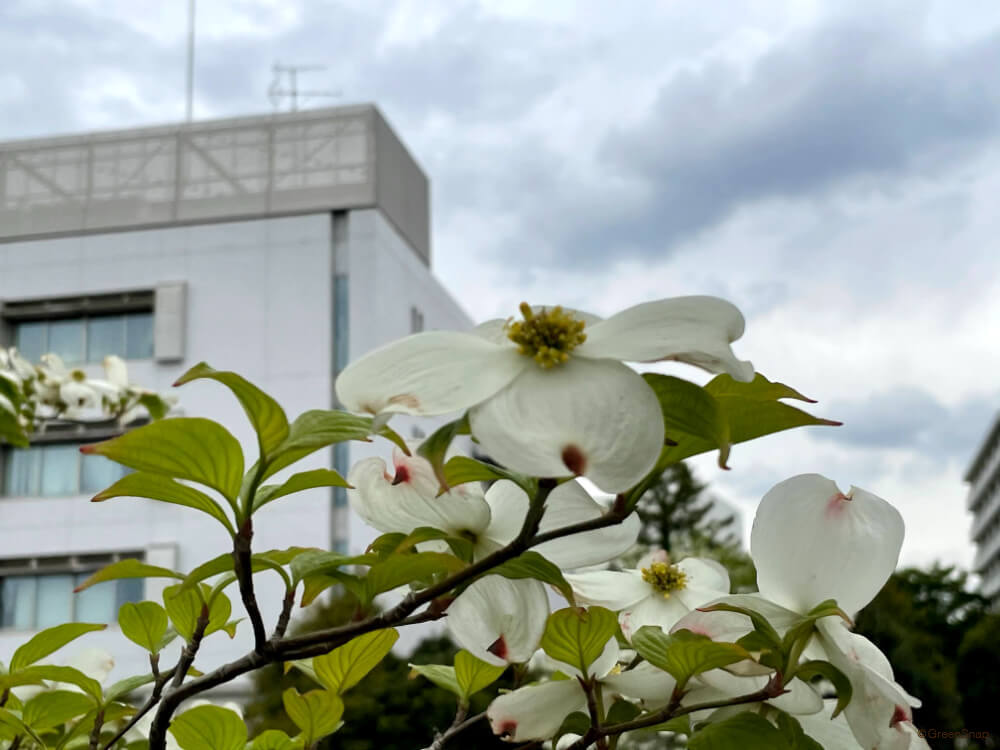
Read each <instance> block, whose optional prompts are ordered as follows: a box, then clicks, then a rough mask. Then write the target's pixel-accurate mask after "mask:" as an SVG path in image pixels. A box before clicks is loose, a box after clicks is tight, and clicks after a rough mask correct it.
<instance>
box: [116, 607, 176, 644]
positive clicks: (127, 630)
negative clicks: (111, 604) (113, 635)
mask: <svg viewBox="0 0 1000 750" xmlns="http://www.w3.org/2000/svg"><path fill="white" fill-rule="evenodd" d="M118 625H119V627H121V629H122V635H124V636H125V637H126V638H128V639H129V640H130V641H132V643H134V644H136V645H137V646H141V647H142V648H144V649H146V650H147V651H149V652H150V653H151V654H155V653H157V651H158V649H159V647H160V641H162V640H163V636H165V635H166V634H167V612H166V610H165V609H163V607H161V606H160V605H159V604H157V603H156V602H125V604H123V605H122V606H121V607H120V608H119V610H118Z"/></svg>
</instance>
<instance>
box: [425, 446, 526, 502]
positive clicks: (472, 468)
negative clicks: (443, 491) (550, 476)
mask: <svg viewBox="0 0 1000 750" xmlns="http://www.w3.org/2000/svg"><path fill="white" fill-rule="evenodd" d="M443 471H444V478H445V482H447V484H448V486H449V487H455V486H457V485H459V484H466V483H468V482H495V481H497V480H500V479H510V480H511V481H512V482H514V483H515V484H517V485H518V486H519V487H521V489H523V490H524V491H525V492H527V493H528V496H529V497H533V496H534V495H535V493H536V492H537V491H538V482H537V481H535V480H534V479H532V478H531V477H527V476H525V475H523V474H517V473H515V472H513V471H507V470H506V469H501V468H500V467H499V466H494V465H493V464H487V463H483V462H482V461H477V460H476V459H474V458H469V457H468V456H453V457H452V458H449V459H448V461H447V462H446V463H445V465H444V468H443Z"/></svg>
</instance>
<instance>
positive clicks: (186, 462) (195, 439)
mask: <svg viewBox="0 0 1000 750" xmlns="http://www.w3.org/2000/svg"><path fill="white" fill-rule="evenodd" d="M80 451H81V452H82V453H88V454H90V453H96V454H98V455H101V456H106V457H107V458H110V459H111V460H112V461H117V462H118V463H120V464H123V465H125V466H128V467H129V468H131V469H136V470H137V471H148V472H152V473H153V474H163V475H166V476H168V477H175V478H177V479H189V480H191V481H192V482H198V483H199V484H203V485H205V486H207V487H211V488H212V489H215V490H218V491H219V492H221V493H222V495H223V496H224V497H226V498H227V499H228V500H230V501H231V502H234V501H235V499H236V498H237V496H238V495H239V493H240V485H241V484H242V482H243V451H242V450H240V444H239V443H238V442H237V441H236V438H234V437H233V436H232V435H231V434H229V432H228V431H227V430H226V428H225V427H223V426H222V425H220V424H218V423H217V422H213V421H212V420H210V419H202V418H200V417H172V418H170V419H162V420H160V421H159V422H151V423H149V424H147V425H144V426H142V427H139V428H137V429H134V430H129V431H128V432H126V433H125V434H123V435H119V436H118V437H116V438H112V439H111V440H105V441H104V442H103V443H94V444H91V445H85V446H83V447H82V448H80Z"/></svg>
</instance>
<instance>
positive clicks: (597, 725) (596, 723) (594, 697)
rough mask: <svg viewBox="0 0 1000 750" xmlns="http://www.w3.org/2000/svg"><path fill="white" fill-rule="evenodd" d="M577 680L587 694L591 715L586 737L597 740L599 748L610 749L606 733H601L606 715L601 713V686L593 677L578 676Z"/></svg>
mask: <svg viewBox="0 0 1000 750" xmlns="http://www.w3.org/2000/svg"><path fill="white" fill-rule="evenodd" d="M577 681H578V682H579V683H580V687H582V688H583V692H584V694H585V695H586V696H587V713H588V714H589V715H590V729H588V730H587V734H586V735H585V736H584V738H585V739H586V738H590V740H591V742H593V741H595V740H596V741H597V747H598V748H599V750H608V743H607V741H606V740H605V739H604V735H602V734H601V727H602V725H603V724H604V717H603V716H602V715H601V714H602V711H601V706H600V696H599V695H598V694H597V691H598V690H600V687H598V685H597V684H596V681H595V680H593V679H584V678H582V677H577Z"/></svg>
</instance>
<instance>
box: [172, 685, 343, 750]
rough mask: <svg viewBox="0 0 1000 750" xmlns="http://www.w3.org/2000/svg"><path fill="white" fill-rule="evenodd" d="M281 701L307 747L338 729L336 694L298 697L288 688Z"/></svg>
mask: <svg viewBox="0 0 1000 750" xmlns="http://www.w3.org/2000/svg"><path fill="white" fill-rule="evenodd" d="M281 700H282V703H284V705H285V712H286V713H287V714H288V718H289V719H291V720H292V721H293V722H294V723H295V726H297V727H298V728H299V729H300V730H302V738H303V740H304V741H305V745H306V746H307V747H308V746H309V745H311V744H313V743H314V742H315V741H316V740H318V739H320V738H321V737H326V736H327V735H328V734H332V733H333V732H335V731H337V729H338V728H339V727H340V724H341V721H340V717H341V716H343V715H344V702H343V701H342V700H340V698H339V697H338V696H337V694H336V693H333V692H330V691H329V690H310V691H309V692H308V693H306V694H305V695H299V691H298V690H296V689H295V688H288V690H286V691H285V692H284V693H282V694H281ZM185 750H187V749H186V748H185Z"/></svg>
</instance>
